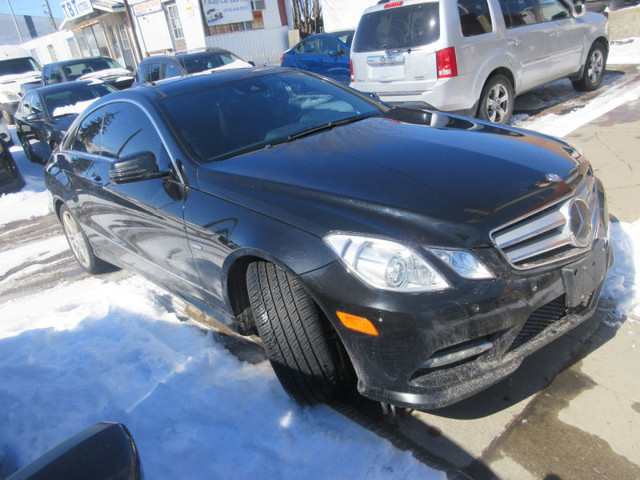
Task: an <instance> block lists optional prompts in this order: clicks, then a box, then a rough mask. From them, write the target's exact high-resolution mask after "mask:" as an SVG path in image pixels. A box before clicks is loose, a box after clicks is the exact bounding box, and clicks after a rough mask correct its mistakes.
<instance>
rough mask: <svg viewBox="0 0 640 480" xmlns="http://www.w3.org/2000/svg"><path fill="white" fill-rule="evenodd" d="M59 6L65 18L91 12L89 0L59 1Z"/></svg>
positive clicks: (91, 6) (81, 15) (70, 18)
mask: <svg viewBox="0 0 640 480" xmlns="http://www.w3.org/2000/svg"><path fill="white" fill-rule="evenodd" d="M60 8H62V11H63V12H64V16H65V17H66V18H67V20H72V19H74V18H78V17H84V16H85V15H89V14H90V13H93V5H91V0H66V1H64V2H62V3H60Z"/></svg>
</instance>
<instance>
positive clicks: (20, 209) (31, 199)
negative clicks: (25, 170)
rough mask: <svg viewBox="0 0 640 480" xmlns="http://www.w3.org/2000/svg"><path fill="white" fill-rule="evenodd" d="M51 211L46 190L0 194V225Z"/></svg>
mask: <svg viewBox="0 0 640 480" xmlns="http://www.w3.org/2000/svg"><path fill="white" fill-rule="evenodd" d="M21 170H22V168H21ZM52 211H53V210H52V208H51V203H50V202H49V194H48V193H47V192H30V191H20V192H17V193H12V194H8V195H7V194H4V195H1V196H0V225H5V224H7V223H11V222H15V221H17V220H24V219H31V218H36V217H41V216H43V215H48V214H49V213H51V212H52Z"/></svg>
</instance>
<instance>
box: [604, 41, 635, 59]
mask: <svg viewBox="0 0 640 480" xmlns="http://www.w3.org/2000/svg"><path fill="white" fill-rule="evenodd" d="M607 65H640V38H630V39H628V40H619V41H616V42H612V43H611V47H610V50H609V56H608V57H607Z"/></svg>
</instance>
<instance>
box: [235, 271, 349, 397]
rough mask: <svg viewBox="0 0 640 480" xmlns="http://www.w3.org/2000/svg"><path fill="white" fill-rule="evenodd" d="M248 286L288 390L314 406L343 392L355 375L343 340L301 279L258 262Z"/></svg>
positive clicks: (267, 347) (269, 351)
mask: <svg viewBox="0 0 640 480" xmlns="http://www.w3.org/2000/svg"><path fill="white" fill-rule="evenodd" d="M247 287H248V291H249V298H250V301H251V308H252V310H253V315H254V318H255V322H256V327H257V329H258V333H259V334H260V337H261V338H262V342H263V344H264V348H265V351H266V352H267V356H268V357H269V361H270V362H271V365H272V367H273V370H274V371H275V373H276V375H277V376H278V379H279V380H280V383H282V386H283V387H284V389H285V390H286V391H287V393H289V395H291V397H293V399H294V400H296V401H297V402H299V403H302V404H314V403H318V402H324V401H327V400H329V399H331V398H334V397H336V396H337V395H338V394H339V393H340V392H341V391H343V390H344V389H345V388H346V387H347V386H348V385H349V383H350V381H349V380H350V375H349V373H348V372H349V370H348V369H347V368H345V367H344V366H343V364H342V362H341V355H340V353H341V352H340V345H339V344H338V340H337V339H332V338H331V330H330V327H329V326H328V325H327V322H326V321H324V319H323V317H322V316H321V314H320V312H319V310H318V307H317V306H316V304H315V302H314V301H313V299H311V297H310V296H309V295H308V294H307V292H306V291H305V290H304V289H303V288H302V286H301V285H300V283H299V282H298V281H297V280H296V278H295V277H293V276H292V275H290V274H288V273H287V272H285V271H284V270H283V269H281V268H279V267H277V266H276V265H274V264H272V263H268V262H255V263H252V264H251V265H249V268H248V270H247ZM342 358H344V357H342Z"/></svg>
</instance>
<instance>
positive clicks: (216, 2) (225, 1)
mask: <svg viewBox="0 0 640 480" xmlns="http://www.w3.org/2000/svg"><path fill="white" fill-rule="evenodd" d="M202 8H203V10H204V17H205V19H206V20H207V25H209V26H210V27H211V26H213V25H224V24H225V23H240V22H251V21H253V11H252V10H251V2H250V1H249V0H202Z"/></svg>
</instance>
